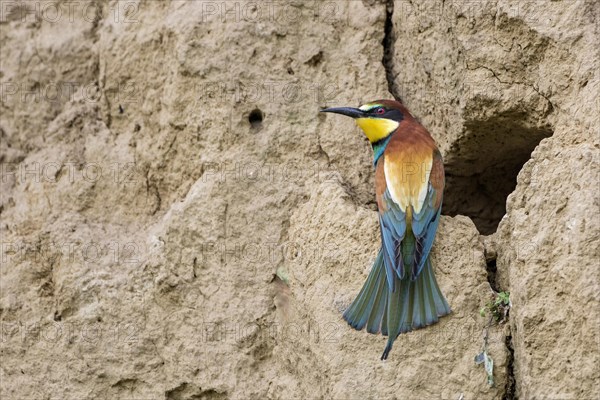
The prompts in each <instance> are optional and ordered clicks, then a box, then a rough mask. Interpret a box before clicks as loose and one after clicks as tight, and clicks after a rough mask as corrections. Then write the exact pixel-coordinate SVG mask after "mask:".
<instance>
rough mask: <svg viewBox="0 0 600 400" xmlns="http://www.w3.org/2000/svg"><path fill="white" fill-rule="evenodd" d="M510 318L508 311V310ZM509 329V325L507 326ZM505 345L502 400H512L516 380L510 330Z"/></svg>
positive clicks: (514, 396) (514, 394)
mask: <svg viewBox="0 0 600 400" xmlns="http://www.w3.org/2000/svg"><path fill="white" fill-rule="evenodd" d="M509 318H510V311H509ZM509 329H510V326H509ZM504 340H505V345H506V348H507V349H508V360H507V363H506V383H505V385H504V395H503V396H502V400H514V399H515V398H516V385H517V380H516V379H515V370H514V362H515V349H514V347H513V343H512V332H511V333H509V334H508V336H506V337H505V339H504Z"/></svg>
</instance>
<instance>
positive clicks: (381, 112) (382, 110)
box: [375, 107, 385, 115]
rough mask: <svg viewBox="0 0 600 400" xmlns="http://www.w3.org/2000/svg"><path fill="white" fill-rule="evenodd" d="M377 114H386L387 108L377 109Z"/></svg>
mask: <svg viewBox="0 0 600 400" xmlns="http://www.w3.org/2000/svg"><path fill="white" fill-rule="evenodd" d="M375 114H378V115H382V114H385V108H383V107H377V108H376V109H375Z"/></svg>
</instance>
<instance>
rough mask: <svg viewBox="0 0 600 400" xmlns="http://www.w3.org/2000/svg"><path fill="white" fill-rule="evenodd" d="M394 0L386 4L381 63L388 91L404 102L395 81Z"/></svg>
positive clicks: (389, 0) (388, 0)
mask: <svg viewBox="0 0 600 400" xmlns="http://www.w3.org/2000/svg"><path fill="white" fill-rule="evenodd" d="M393 16H394V0H387V1H386V4H385V25H384V28H383V29H384V34H383V40H382V41H381V44H382V45H383V58H382V59H381V63H382V64H383V68H384V69H385V79H386V81H387V84H388V91H389V92H390V93H391V95H392V96H394V99H396V100H398V101H399V102H402V98H401V97H400V90H399V88H398V86H397V85H396V83H395V80H394V43H395V42H396V35H395V33H394V21H393Z"/></svg>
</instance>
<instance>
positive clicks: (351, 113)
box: [321, 107, 365, 118]
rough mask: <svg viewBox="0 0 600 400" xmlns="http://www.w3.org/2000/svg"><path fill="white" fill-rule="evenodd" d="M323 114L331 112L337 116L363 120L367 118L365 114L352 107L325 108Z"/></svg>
mask: <svg viewBox="0 0 600 400" xmlns="http://www.w3.org/2000/svg"><path fill="white" fill-rule="evenodd" d="M321 112H330V113H335V114H342V115H346V116H348V117H352V118H361V117H364V116H365V112H364V111H363V110H360V109H358V108H352V107H333V108H324V109H322V110H321Z"/></svg>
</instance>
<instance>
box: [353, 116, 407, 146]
mask: <svg viewBox="0 0 600 400" xmlns="http://www.w3.org/2000/svg"><path fill="white" fill-rule="evenodd" d="M355 121H356V124H357V125H358V126H359V127H360V129H362V130H363V132H364V133H365V136H366V137H367V139H369V141H370V142H371V143H375V142H378V141H380V140H381V139H384V138H386V137H387V136H388V135H389V134H390V133H392V132H393V131H394V130H396V128H398V125H400V123H399V122H398V121H394V120H391V119H385V118H357V119H355Z"/></svg>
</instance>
